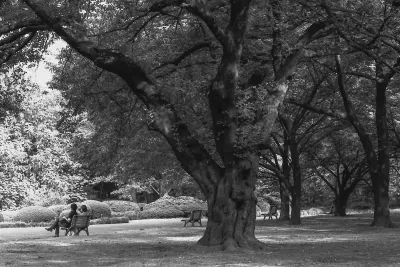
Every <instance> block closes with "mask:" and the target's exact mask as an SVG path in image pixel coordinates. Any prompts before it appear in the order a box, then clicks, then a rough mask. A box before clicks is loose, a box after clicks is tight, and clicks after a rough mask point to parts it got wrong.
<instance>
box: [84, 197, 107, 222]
mask: <svg viewBox="0 0 400 267" xmlns="http://www.w3.org/2000/svg"><path fill="white" fill-rule="evenodd" d="M77 204H82V205H83V204H84V205H86V206H87V207H88V210H89V214H90V218H91V219H97V218H101V217H111V208H110V206H108V205H107V203H103V202H100V201H96V200H86V201H84V202H82V203H77ZM78 207H80V205H78Z"/></svg>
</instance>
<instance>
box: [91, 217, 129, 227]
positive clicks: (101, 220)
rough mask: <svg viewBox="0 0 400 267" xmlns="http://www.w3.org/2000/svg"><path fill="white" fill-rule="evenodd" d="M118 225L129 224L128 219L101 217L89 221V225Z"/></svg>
mask: <svg viewBox="0 0 400 267" xmlns="http://www.w3.org/2000/svg"><path fill="white" fill-rule="evenodd" d="M118 223H129V218H128V217H112V218H109V217H102V218H99V219H93V220H90V224H91V225H92V224H118Z"/></svg>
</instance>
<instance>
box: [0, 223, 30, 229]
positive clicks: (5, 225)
mask: <svg viewBox="0 0 400 267" xmlns="http://www.w3.org/2000/svg"><path fill="white" fill-rule="evenodd" d="M26 226H27V225H26V223H24V222H0V228H23V227H26Z"/></svg>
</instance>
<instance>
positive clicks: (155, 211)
mask: <svg viewBox="0 0 400 267" xmlns="http://www.w3.org/2000/svg"><path fill="white" fill-rule="evenodd" d="M184 215H185V213H184V212H183V211H180V210H178V209H177V208H175V207H171V206H153V207H151V208H146V209H145V210H143V211H141V212H140V219H158V218H178V217H183V216H184Z"/></svg>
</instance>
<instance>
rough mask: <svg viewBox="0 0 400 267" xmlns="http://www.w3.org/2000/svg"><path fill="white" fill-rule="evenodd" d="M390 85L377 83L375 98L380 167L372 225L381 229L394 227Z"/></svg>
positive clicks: (374, 179)
mask: <svg viewBox="0 0 400 267" xmlns="http://www.w3.org/2000/svg"><path fill="white" fill-rule="evenodd" d="M377 65H379V64H377ZM379 69H380V68H379V67H378V66H377V72H379ZM388 83H389V80H388V79H385V80H384V81H383V82H377V83H376V97H375V105H376V112H375V123H376V133H377V136H378V165H377V166H376V169H377V172H376V173H374V175H371V178H372V188H373V191H374V204H375V207H374V221H373V222H372V225H373V226H380V227H392V226H393V223H392V221H391V219H390V209H389V173H390V169H389V168H390V157H389V135H388V127H387V114H386V88H387V85H388Z"/></svg>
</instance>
